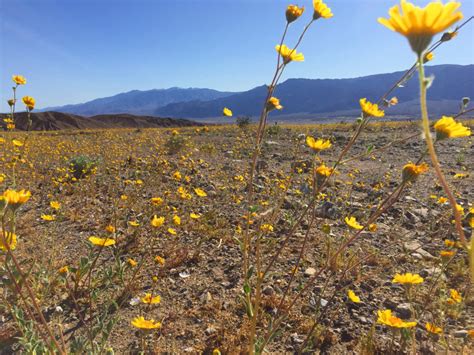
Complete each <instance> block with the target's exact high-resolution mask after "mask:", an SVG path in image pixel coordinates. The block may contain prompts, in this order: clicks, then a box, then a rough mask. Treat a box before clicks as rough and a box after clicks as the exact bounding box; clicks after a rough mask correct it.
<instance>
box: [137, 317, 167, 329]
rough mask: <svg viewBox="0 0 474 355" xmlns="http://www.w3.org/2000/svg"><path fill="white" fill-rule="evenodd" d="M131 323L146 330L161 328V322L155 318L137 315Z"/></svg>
mask: <svg viewBox="0 0 474 355" xmlns="http://www.w3.org/2000/svg"><path fill="white" fill-rule="evenodd" d="M131 323H132V325H133V326H134V327H135V328H139V329H144V330H151V329H158V328H161V323H160V322H155V321H154V320H153V319H150V320H147V319H145V318H144V317H136V318H134V319H133V320H132V322H131Z"/></svg>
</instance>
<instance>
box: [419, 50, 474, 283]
mask: <svg viewBox="0 0 474 355" xmlns="http://www.w3.org/2000/svg"><path fill="white" fill-rule="evenodd" d="M418 72H419V75H418V77H419V82H420V106H421V118H422V123H423V132H424V134H425V140H426V145H427V146H428V152H429V154H430V157H431V162H432V164H433V168H434V169H435V172H436V176H437V177H438V181H439V182H440V184H441V186H442V187H443V189H444V192H445V193H446V195H447V196H448V200H449V203H450V204H451V207H452V209H453V213H454V220H455V224H456V230H457V232H458V235H459V239H460V240H461V243H462V245H463V246H464V247H465V248H466V249H467V250H468V253H469V254H470V260H469V262H470V272H471V280H473V279H474V266H473V256H472V254H473V253H472V248H471V249H470V248H469V247H468V245H467V242H466V237H465V236H464V230H463V228H462V223H461V214H460V213H459V211H458V209H457V207H456V206H457V203H456V199H455V198H454V195H453V193H452V192H451V190H450V188H449V186H448V183H447V181H446V178H445V177H444V175H443V172H442V171H441V167H440V164H439V161H438V156H437V155H436V151H435V149H434V144H433V140H432V138H431V132H430V121H429V118H428V108H427V105H426V83H425V69H424V66H423V54H422V53H421V54H419V55H418Z"/></svg>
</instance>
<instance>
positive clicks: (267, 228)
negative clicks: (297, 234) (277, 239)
mask: <svg viewBox="0 0 474 355" xmlns="http://www.w3.org/2000/svg"><path fill="white" fill-rule="evenodd" d="M260 230H261V231H262V232H265V233H270V232H273V226H272V225H271V224H268V223H265V224H262V225H261V226H260Z"/></svg>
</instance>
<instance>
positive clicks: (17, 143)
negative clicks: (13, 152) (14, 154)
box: [12, 139, 23, 147]
mask: <svg viewBox="0 0 474 355" xmlns="http://www.w3.org/2000/svg"><path fill="white" fill-rule="evenodd" d="M12 143H13V145H14V146H15V147H23V142H22V141H20V140H18V139H13V140H12Z"/></svg>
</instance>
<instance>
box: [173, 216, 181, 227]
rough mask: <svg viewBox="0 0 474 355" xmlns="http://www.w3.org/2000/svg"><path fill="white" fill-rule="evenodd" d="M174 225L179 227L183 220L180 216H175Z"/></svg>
mask: <svg viewBox="0 0 474 355" xmlns="http://www.w3.org/2000/svg"><path fill="white" fill-rule="evenodd" d="M173 223H174V224H176V225H177V226H179V225H180V224H181V218H180V217H179V216H173Z"/></svg>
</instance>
